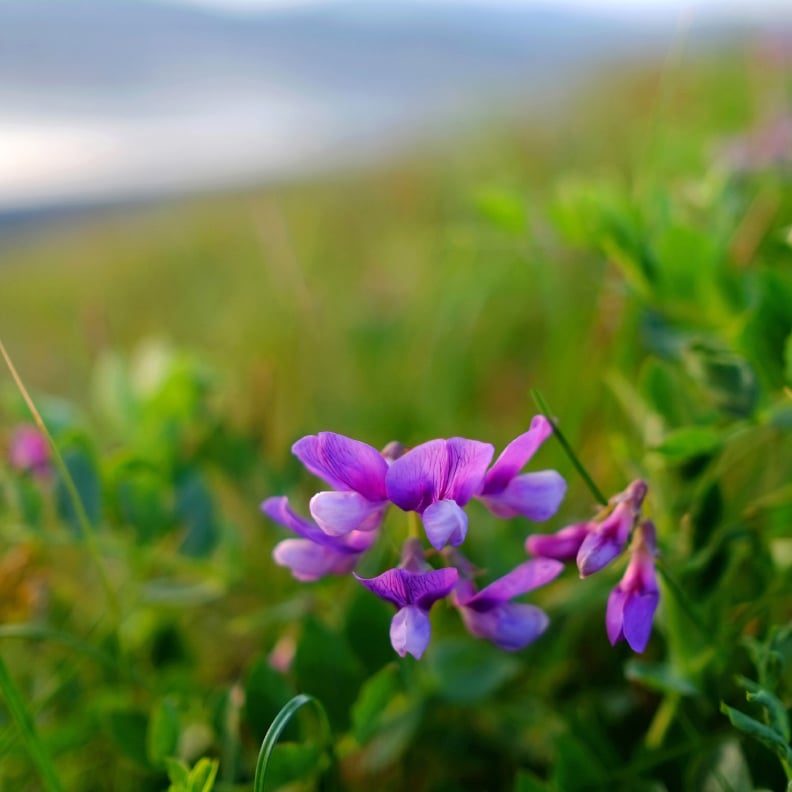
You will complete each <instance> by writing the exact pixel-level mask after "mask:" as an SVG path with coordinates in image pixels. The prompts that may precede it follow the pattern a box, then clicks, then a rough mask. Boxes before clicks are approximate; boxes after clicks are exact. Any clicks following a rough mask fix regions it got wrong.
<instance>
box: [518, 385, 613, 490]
mask: <svg viewBox="0 0 792 792" xmlns="http://www.w3.org/2000/svg"><path fill="white" fill-rule="evenodd" d="M531 396H533V400H534V401H535V402H536V406H537V407H538V408H539V412H541V413H542V415H544V417H545V418H547V420H548V421H550V423H551V424H552V426H553V434H554V435H555V436H556V439H557V440H558V442H559V443H561V448H563V449H564V451H565V452H566V455H567V456H568V457H569V461H570V462H571V463H572V465H573V466H574V468H575V470H577V472H578V473H579V474H580V477H581V478H582V479H583V481H584V482H585V483H586V486H587V487H588V488H589V490H591V494H592V495H593V496H594V498H595V499H596V501H597V503H599V504H601V505H602V506H607V505H608V499H607V498H606V497H605V496H604V495H603V494H602V490H600V488H599V487H598V486H597V485H596V484H595V483H594V480H593V479H592V478H591V476H590V475H589V473H588V471H587V470H586V468H585V467H583V463H582V462H581V461H580V459H579V458H578V456H577V454H576V453H575V452H574V451H573V450H572V446H571V445H570V444H569V441H568V440H567V439H566V437H564V434H563V432H562V431H561V430H560V429H559V428H558V424H557V423H556V420H555V418H553V416H552V414H551V412H550V408H549V407H548V406H547V402H546V401H545V400H544V399H543V398H542V394H541V393H539V391H538V390H536V388H531Z"/></svg>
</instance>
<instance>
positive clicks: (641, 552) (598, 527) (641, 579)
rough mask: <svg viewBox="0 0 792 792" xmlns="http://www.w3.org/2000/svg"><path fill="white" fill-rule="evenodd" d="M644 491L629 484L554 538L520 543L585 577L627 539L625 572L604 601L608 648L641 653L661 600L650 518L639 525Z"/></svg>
mask: <svg viewBox="0 0 792 792" xmlns="http://www.w3.org/2000/svg"><path fill="white" fill-rule="evenodd" d="M646 493H647V486H646V484H645V483H644V482H643V481H641V480H638V481H633V482H632V484H630V486H629V487H627V489H626V490H625V491H624V492H622V493H620V494H619V495H616V496H615V497H613V498H611V500H610V502H609V504H608V506H607V508H606V509H604V511H603V512H602V514H600V515H599V516H598V517H597V518H595V519H594V520H591V521H589V522H584V523H577V524H575V525H568V526H567V527H566V528H562V529H561V530H560V531H558V532H556V533H554V534H534V535H533V536H529V537H528V539H526V541H525V549H526V550H527V551H528V552H529V553H531V554H533V555H535V556H538V557H540V558H550V559H555V560H557V561H572V560H573V559H574V560H575V563H576V564H577V567H578V571H579V572H580V577H581V578H584V577H588V576H589V575H592V574H594V573H595V572H599V571H600V570H601V569H603V568H604V567H606V566H607V565H608V564H610V563H611V562H612V561H613V560H615V559H616V558H617V557H618V556H619V555H621V554H622V552H623V551H624V549H625V547H626V546H627V544H628V541H629V540H630V537H632V542H630V544H629V552H630V561H629V563H628V565H627V569H626V571H625V573H624V576H623V577H622V579H621V581H620V582H619V584H618V585H617V586H616V588H615V589H614V590H613V591H612V592H611V595H610V597H609V599H608V607H607V610H606V614H605V627H606V630H607V633H608V638H609V639H610V642H611V644H616V643H617V642H618V641H621V640H625V641H627V643H628V644H629V646H630V648H631V649H632V650H633V651H635V652H643V651H644V649H645V648H646V645H647V643H648V642H649V635H650V634H651V631H652V619H653V618H654V613H655V610H656V609H657V605H658V602H659V599H660V593H659V589H658V586H657V576H656V573H655V556H656V555H657V540H656V536H655V529H654V525H653V524H652V523H651V522H650V521H649V520H643V521H641V506H642V504H643V500H644V498H645V497H646Z"/></svg>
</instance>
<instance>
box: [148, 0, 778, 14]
mask: <svg viewBox="0 0 792 792" xmlns="http://www.w3.org/2000/svg"><path fill="white" fill-rule="evenodd" d="M159 1H160V2H177V3H183V4H186V5H201V6H206V7H212V8H217V9H221V10H227V11H237V12H238V11H243V12H250V11H253V12H256V11H262V10H267V9H275V8H288V7H295V6H307V5H333V4H336V3H338V2H339V0H159ZM426 1H427V0H371V3H372V6H374V5H375V4H377V3H382V4H387V3H388V2H399V3H400V4H404V3H405V2H409V3H413V4H415V5H420V4H421V3H423V2H426ZM431 1H432V2H438V0H431ZM440 1H441V2H446V3H449V4H454V3H457V4H458V3H466V4H470V5H489V6H492V5H500V6H532V5H545V6H547V5H554V6H567V7H571V8H581V9H587V10H599V11H608V12H613V13H617V14H619V15H622V14H623V15H635V14H643V15H645V14H660V15H664V16H666V15H669V14H671V15H673V14H680V13H682V14H690V13H692V14H694V15H695V16H707V17H713V16H714V17H729V18H735V17H736V18H764V19H767V18H769V17H772V16H774V15H778V14H783V15H785V16H792V0H760V2H750V1H749V0H440Z"/></svg>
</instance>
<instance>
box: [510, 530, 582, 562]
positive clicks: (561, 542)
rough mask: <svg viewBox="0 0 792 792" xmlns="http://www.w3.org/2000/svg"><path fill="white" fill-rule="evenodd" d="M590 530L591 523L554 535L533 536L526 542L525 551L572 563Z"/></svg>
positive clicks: (557, 532)
mask: <svg viewBox="0 0 792 792" xmlns="http://www.w3.org/2000/svg"><path fill="white" fill-rule="evenodd" d="M589 530H590V529H589V523H577V524H576V525H568V526H567V527H566V528H562V529H561V530H560V531H556V533H554V534H533V535H532V536H529V537H528V538H527V539H526V540H525V549H526V551H527V552H529V553H531V554H532V555H535V556H541V557H543V558H555V559H557V560H558V561H571V560H572V559H573V558H575V557H576V556H577V554H578V551H579V550H580V545H581V544H583V540H584V539H585V538H586V536H588V533H589Z"/></svg>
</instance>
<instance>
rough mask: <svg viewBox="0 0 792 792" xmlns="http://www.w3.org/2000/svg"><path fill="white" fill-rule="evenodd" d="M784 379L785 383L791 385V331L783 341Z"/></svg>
mask: <svg viewBox="0 0 792 792" xmlns="http://www.w3.org/2000/svg"><path fill="white" fill-rule="evenodd" d="M784 379H785V380H786V383H787V385H792V333H790V334H789V335H788V336H787V340H786V342H785V343H784Z"/></svg>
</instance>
